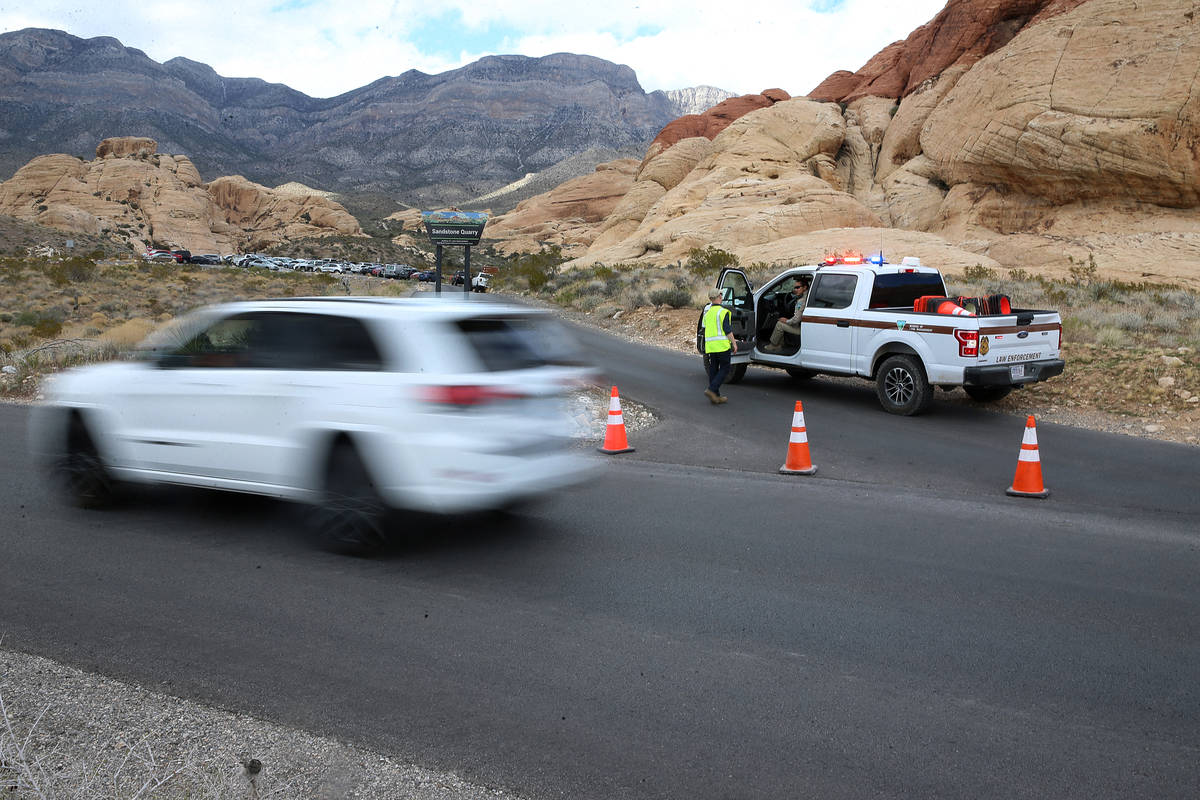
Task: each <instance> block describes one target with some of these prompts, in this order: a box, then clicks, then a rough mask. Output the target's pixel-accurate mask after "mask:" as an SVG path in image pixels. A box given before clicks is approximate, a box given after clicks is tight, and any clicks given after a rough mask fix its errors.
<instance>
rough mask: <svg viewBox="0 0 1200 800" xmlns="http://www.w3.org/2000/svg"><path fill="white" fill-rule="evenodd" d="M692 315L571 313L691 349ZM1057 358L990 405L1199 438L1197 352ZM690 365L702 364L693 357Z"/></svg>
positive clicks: (1090, 424)
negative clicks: (1042, 376)
mask: <svg viewBox="0 0 1200 800" xmlns="http://www.w3.org/2000/svg"><path fill="white" fill-rule="evenodd" d="M698 315H699V311H698V310H694V309H674V308H666V307H663V308H638V309H634V310H632V311H628V312H625V313H622V314H620V315H619V316H617V317H616V318H615V319H613V318H608V317H603V318H601V317H597V316H596V315H594V314H577V315H573V316H572V319H575V320H576V321H578V322H580V323H582V324H587V325H592V326H594V327H598V328H602V329H604V330H608V331H610V332H612V333H615V334H617V335H620V336H624V337H626V338H628V339H631V340H634V341H638V342H642V343H644V344H650V345H654V346H656V347H665V348H668V349H671V350H678V351H680V352H686V353H695V331H696V319H697V317H698ZM1063 358H1064V359H1065V360H1066V362H1067V368H1066V371H1065V372H1064V373H1063V375H1062V376H1060V377H1057V378H1053V379H1052V380H1049V381H1046V382H1044V383H1039V384H1034V385H1032V386H1029V387H1026V388H1024V389H1022V390H1019V391H1015V392H1013V393H1012V394H1010V395H1009V396H1008V397H1006V398H1004V399H1003V400H1001V401H999V402H997V403H993V404H990V408H993V409H995V410H996V411H998V412H1003V413H1007V414H1013V415H1016V416H1022V417H1023V416H1027V415H1030V414H1032V415H1033V416H1034V418H1035V420H1038V421H1044V422H1053V423H1057V424H1061V425H1070V426H1073V427H1077V428H1088V429H1091V430H1098V431H1107V432H1110V433H1121V434H1126V435H1129V436H1140V437H1143V438H1148V439H1158V440H1162V441H1170V442H1178V443H1181V444H1188V445H1192V446H1197V445H1200V400H1196V399H1191V398H1197V397H1200V395H1197V394H1192V392H1191V389H1195V390H1197V391H1200V363H1198V361H1200V359H1198V358H1197V355H1196V353H1193V352H1190V351H1188V350H1187V349H1186V348H1183V349H1182V352H1180V351H1175V350H1170V351H1168V350H1165V349H1163V350H1147V351H1140V352H1137V353H1130V352H1129V351H1128V350H1117V349H1115V348H1105V347H1102V346H1099V345H1090V344H1077V345H1073V344H1072V343H1071V342H1070V341H1069V340H1068V341H1066V342H1064V344H1063ZM1172 358H1174V359H1178V360H1180V361H1182V362H1183V364H1182V365H1174V362H1173V361H1169V359H1172ZM1164 359H1167V360H1164ZM1172 365H1174V366H1172ZM696 369H697V371H699V370H700V369H701V367H700V363H699V359H698V357H697V366H696ZM751 369H769V368H767V367H751ZM1164 378H1166V379H1168V380H1166V381H1163V379H1164ZM815 380H845V381H853V382H854V383H856V384H858V385H860V386H862V387H863V391H873V390H874V389H873V385H872V384H869V383H867V382H865V381H863V380H861V379H858V378H834V377H829V376H820V377H818V378H816V379H815ZM1160 381H1162V382H1160ZM1189 400H1190V402H1189ZM937 402H941V403H947V402H948V403H961V404H968V405H975V406H977V405H979V404H978V403H976V402H975V401H973V400H971V399H970V398H969V397H967V395H966V393H965V392H964V391H963V390H962V389H955V390H953V391H951V392H942V391H939V392H938V393H937ZM935 413H936V412H935Z"/></svg>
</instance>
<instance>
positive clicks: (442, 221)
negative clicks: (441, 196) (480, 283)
mask: <svg viewBox="0 0 1200 800" xmlns="http://www.w3.org/2000/svg"><path fill="white" fill-rule="evenodd" d="M421 219H422V221H424V223H425V230H426V232H427V233H428V234H429V240H430V241H431V242H433V244H434V245H435V257H436V260H437V274H436V275H435V276H434V281H435V283H434V291H436V292H437V293H439V294H441V291H442V245H461V246H462V248H463V292H467V293H469V292H470V291H471V246H472V245H477V244H479V239H480V238H481V237H482V236H483V226H485V225H487V221H488V215H487V213H486V212H482V211H422V212H421Z"/></svg>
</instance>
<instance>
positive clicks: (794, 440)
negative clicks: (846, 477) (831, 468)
mask: <svg viewBox="0 0 1200 800" xmlns="http://www.w3.org/2000/svg"><path fill="white" fill-rule="evenodd" d="M816 471H817V468H816V467H814V466H813V463H812V458H811V457H810V456H809V454H808V431H807V430H806V429H805V427H804V406H803V405H801V403H800V401H799V400H797V401H796V410H795V411H793V412H792V435H791V437H790V438H789V439H788V451H787V461H785V462H784V464H783V466H782V467H780V468H779V472H780V474H782V475H812V474H813V473H815V472H816Z"/></svg>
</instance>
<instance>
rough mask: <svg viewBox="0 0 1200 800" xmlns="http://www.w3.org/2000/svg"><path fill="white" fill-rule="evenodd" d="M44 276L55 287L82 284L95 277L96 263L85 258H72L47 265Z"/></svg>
mask: <svg viewBox="0 0 1200 800" xmlns="http://www.w3.org/2000/svg"><path fill="white" fill-rule="evenodd" d="M46 274H47V275H49V276H50V281H51V283H53V284H54V285H55V286H66V285H67V284H69V283H82V282H84V281H90V280H92V279H93V278H95V277H96V262H95V261H93V260H92V259H91V258H88V257H87V256H72V257H71V258H68V259H66V260H65V261H56V262H54V263H52V264H49V265H48V266H47V267H46Z"/></svg>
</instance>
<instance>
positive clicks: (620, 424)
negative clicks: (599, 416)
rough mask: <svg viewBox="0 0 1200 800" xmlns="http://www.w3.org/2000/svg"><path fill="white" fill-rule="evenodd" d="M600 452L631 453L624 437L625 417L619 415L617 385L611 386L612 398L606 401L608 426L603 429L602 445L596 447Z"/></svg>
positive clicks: (619, 401) (619, 405) (619, 404)
mask: <svg viewBox="0 0 1200 800" xmlns="http://www.w3.org/2000/svg"><path fill="white" fill-rule="evenodd" d="M597 449H598V450H599V451H600V452H601V453H607V454H609V455H613V454H615V453H632V452H633V448H632V447H630V446H629V442H628V441H626V439H625V418H624V417H623V416H621V398H620V397H619V396H618V395H617V387H615V386H614V387H612V399H611V400H609V401H608V427H606V428H605V430H604V447H600V448H597Z"/></svg>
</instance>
